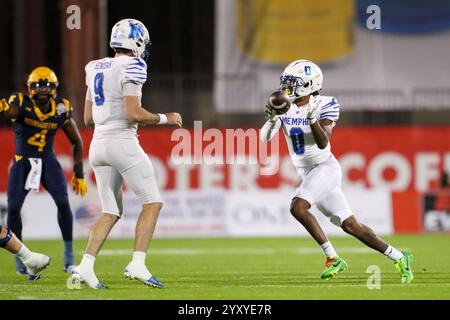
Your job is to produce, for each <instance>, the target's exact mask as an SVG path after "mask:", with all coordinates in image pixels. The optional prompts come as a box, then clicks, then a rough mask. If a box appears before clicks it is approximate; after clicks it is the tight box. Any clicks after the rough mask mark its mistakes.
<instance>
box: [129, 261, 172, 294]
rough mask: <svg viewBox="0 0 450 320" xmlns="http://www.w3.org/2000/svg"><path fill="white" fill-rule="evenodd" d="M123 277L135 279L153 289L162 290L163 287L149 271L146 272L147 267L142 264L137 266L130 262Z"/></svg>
mask: <svg viewBox="0 0 450 320" xmlns="http://www.w3.org/2000/svg"><path fill="white" fill-rule="evenodd" d="M123 275H124V277H125V278H127V279H130V280H131V279H135V280H138V281H140V282H142V283H144V284H145V285H148V286H151V287H154V288H164V285H163V284H162V283H161V282H160V281H159V280H158V279H156V278H155V277H154V276H152V274H151V273H150V271H148V269H147V267H146V266H145V265H144V264H137V263H133V262H130V263H129V264H128V265H127V266H126V268H125V272H124V273H123Z"/></svg>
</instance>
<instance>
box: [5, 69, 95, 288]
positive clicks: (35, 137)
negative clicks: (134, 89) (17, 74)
mask: <svg viewBox="0 0 450 320" xmlns="http://www.w3.org/2000/svg"><path fill="white" fill-rule="evenodd" d="M27 86H28V95H26V94H23V93H16V94H13V95H11V97H10V98H9V100H8V101H6V100H5V99H2V100H1V104H0V112H1V113H2V114H4V116H5V117H7V118H9V119H11V121H12V122H13V123H14V125H13V128H14V142H15V147H16V153H15V159H14V163H13V165H12V167H11V170H10V173H9V179H8V221H7V222H8V227H9V228H10V229H11V231H12V232H14V233H15V234H16V236H17V237H18V238H19V239H22V219H21V216H20V211H21V209H22V205H23V203H24V200H25V197H26V196H27V194H28V192H29V191H30V190H34V191H38V190H39V186H40V184H42V186H43V187H44V188H45V189H46V190H47V191H48V192H49V193H50V195H51V196H52V198H53V200H54V201H55V204H56V206H57V208H58V224H59V227H60V229H61V233H62V237H63V239H64V244H65V251H64V270H65V271H67V269H68V268H69V267H70V266H72V265H74V264H75V261H74V255H73V245H72V225H73V217H72V211H71V209H70V205H69V199H68V194H67V183H66V179H65V177H64V173H63V170H62V168H61V166H60V164H59V163H58V161H57V159H56V156H55V153H54V151H53V141H54V138H55V135H56V132H57V131H58V129H59V128H62V129H63V131H64V133H65V134H66V136H67V138H68V139H69V141H70V142H71V144H72V147H73V157H74V163H75V165H74V176H73V178H72V188H73V189H74V191H75V192H76V193H77V194H78V193H79V194H81V195H82V196H84V195H85V194H86V192H87V186H86V182H85V180H84V176H83V163H82V160H83V158H82V156H83V143H82V140H81V137H80V134H79V132H78V128H77V125H76V123H75V121H74V120H73V119H72V108H71V106H70V103H69V101H68V100H66V99H63V98H60V97H59V96H57V91H56V88H57V87H58V79H57V77H56V75H55V73H54V72H53V71H52V70H50V69H49V68H47V67H38V68H36V69H34V70H33V71H32V72H31V74H30V75H29V77H28V81H27ZM34 214H35V215H36V219H38V215H39V212H38V211H36V212H35V213H34ZM16 271H17V273H19V274H26V268H25V266H24V265H23V263H22V261H21V260H20V259H18V258H16ZM29 279H30V280H33V276H32V275H29Z"/></svg>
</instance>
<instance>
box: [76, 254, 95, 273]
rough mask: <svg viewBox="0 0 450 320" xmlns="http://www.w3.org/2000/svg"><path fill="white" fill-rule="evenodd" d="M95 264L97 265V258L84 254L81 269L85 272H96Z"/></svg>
mask: <svg viewBox="0 0 450 320" xmlns="http://www.w3.org/2000/svg"><path fill="white" fill-rule="evenodd" d="M94 263H95V257H94V256H91V255H90V254H87V253H85V254H83V259H81V263H80V266H79V267H80V268H81V269H85V270H92V271H94Z"/></svg>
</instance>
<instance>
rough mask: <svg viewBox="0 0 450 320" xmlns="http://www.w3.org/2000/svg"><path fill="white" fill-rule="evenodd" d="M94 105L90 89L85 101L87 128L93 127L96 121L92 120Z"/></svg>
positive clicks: (85, 122)
mask: <svg viewBox="0 0 450 320" xmlns="http://www.w3.org/2000/svg"><path fill="white" fill-rule="evenodd" d="M92 105H93V102H92V100H91V93H90V89H89V87H88V88H87V90H86V99H85V100H84V124H85V125H86V126H93V125H94V119H93V118H92Z"/></svg>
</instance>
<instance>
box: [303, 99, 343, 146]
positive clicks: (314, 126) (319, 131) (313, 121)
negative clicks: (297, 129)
mask: <svg viewBox="0 0 450 320" xmlns="http://www.w3.org/2000/svg"><path fill="white" fill-rule="evenodd" d="M317 117H319V120H318V119H317ZM307 118H308V120H309V125H310V126H311V131H312V133H313V136H314V140H315V141H316V144H317V146H318V147H319V149H325V148H326V147H327V145H328V143H329V142H330V136H331V131H332V129H333V122H335V121H336V120H337V119H338V118H339V104H338V103H337V101H336V99H335V98H333V100H332V101H331V102H329V103H327V104H326V105H324V106H322V107H320V98H319V96H313V95H311V96H310V97H309V102H308V114H307ZM333 120H334V121H333Z"/></svg>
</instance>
